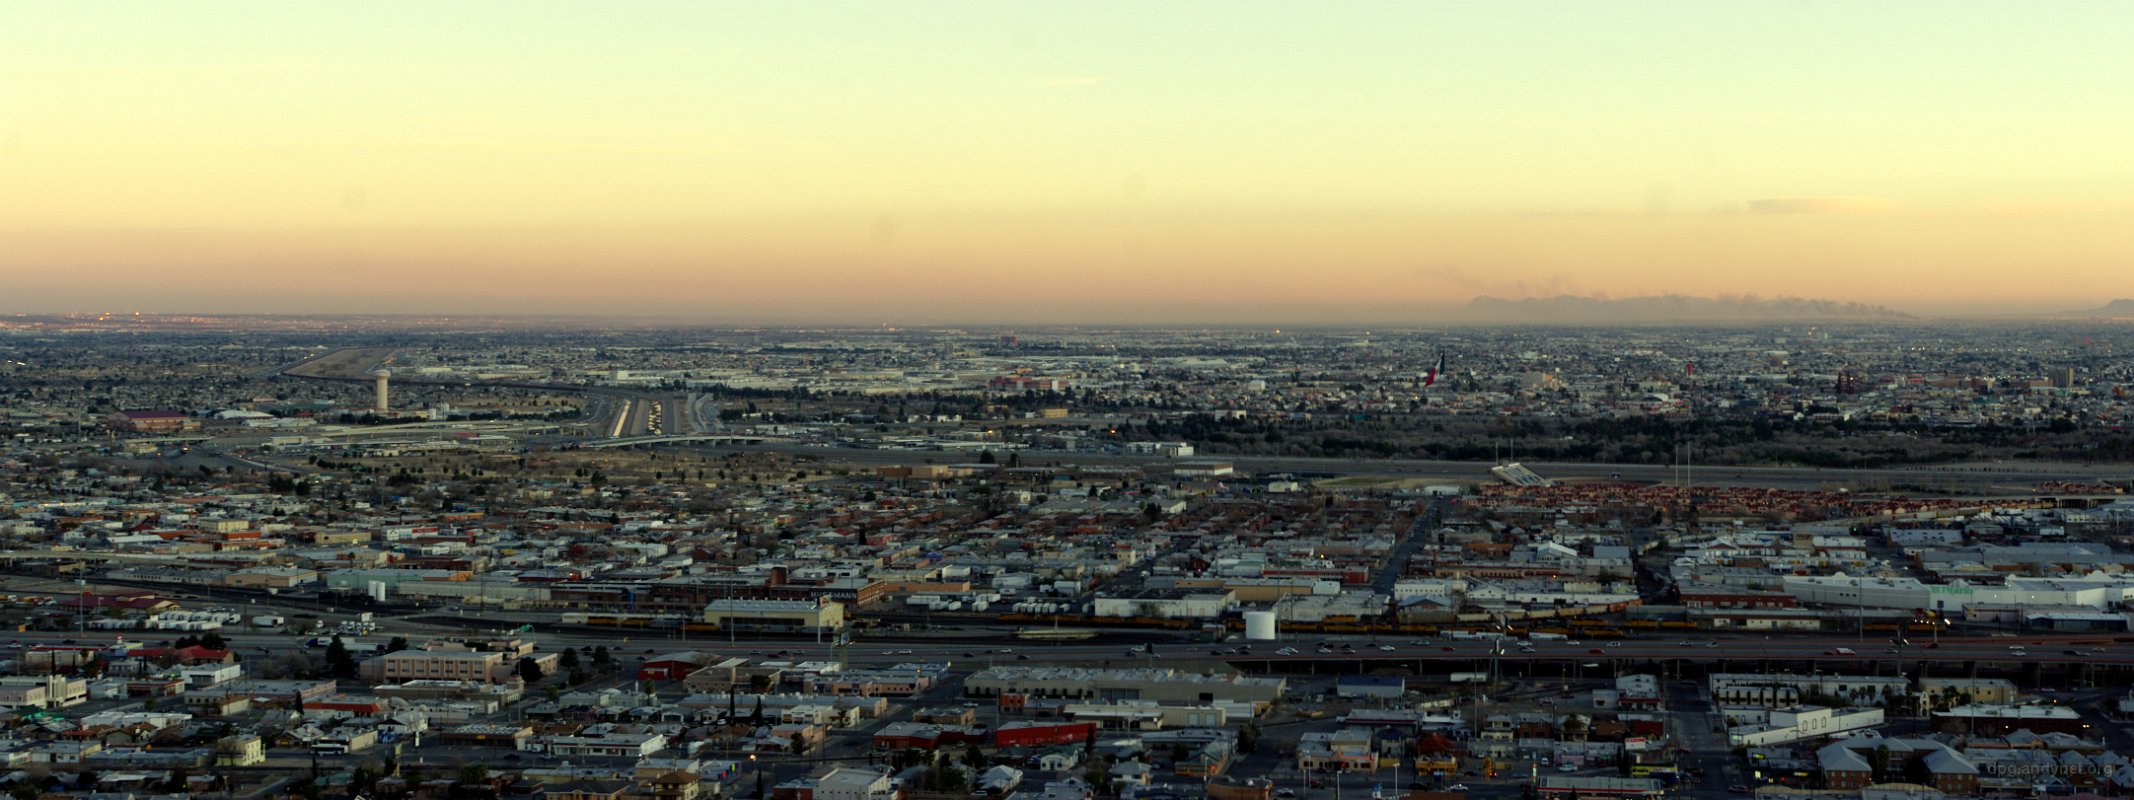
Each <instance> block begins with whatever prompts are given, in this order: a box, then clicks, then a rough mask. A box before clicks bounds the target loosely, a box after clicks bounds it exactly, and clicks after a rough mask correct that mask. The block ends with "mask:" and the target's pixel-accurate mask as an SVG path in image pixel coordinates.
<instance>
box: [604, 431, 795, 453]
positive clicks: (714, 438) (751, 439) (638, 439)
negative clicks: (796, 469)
mask: <svg viewBox="0 0 2134 800" xmlns="http://www.w3.org/2000/svg"><path fill="white" fill-rule="evenodd" d="M690 443H705V444H727V445H732V444H791V443H792V440H791V439H782V438H779V437H775V436H744V435H740V434H733V433H683V434H667V435H661V436H622V437H618V438H614V439H604V440H601V441H596V442H588V443H585V444H582V445H579V447H582V448H584V449H587V450H593V449H608V448H614V447H644V446H650V445H661V444H690Z"/></svg>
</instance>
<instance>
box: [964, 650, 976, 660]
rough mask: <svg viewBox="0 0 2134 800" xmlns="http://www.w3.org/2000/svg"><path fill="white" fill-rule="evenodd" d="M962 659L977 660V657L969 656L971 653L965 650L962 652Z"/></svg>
mask: <svg viewBox="0 0 2134 800" xmlns="http://www.w3.org/2000/svg"><path fill="white" fill-rule="evenodd" d="M963 657H964V658H977V656H974V655H971V652H970V651H968V650H965V651H964V652H963Z"/></svg>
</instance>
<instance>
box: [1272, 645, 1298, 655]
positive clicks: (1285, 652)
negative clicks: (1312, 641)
mask: <svg viewBox="0 0 2134 800" xmlns="http://www.w3.org/2000/svg"><path fill="white" fill-rule="evenodd" d="M1274 654H1275V655H1278V656H1293V655H1296V654H1297V648H1294V647H1284V648H1282V649H1280V650H1276V651H1274Z"/></svg>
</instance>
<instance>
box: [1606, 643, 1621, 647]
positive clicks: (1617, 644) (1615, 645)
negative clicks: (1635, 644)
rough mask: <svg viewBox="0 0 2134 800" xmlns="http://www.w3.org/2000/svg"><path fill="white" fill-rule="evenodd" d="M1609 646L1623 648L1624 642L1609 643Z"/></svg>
mask: <svg viewBox="0 0 2134 800" xmlns="http://www.w3.org/2000/svg"><path fill="white" fill-rule="evenodd" d="M1608 646H1609V647H1622V646H1623V643H1622V642H1609V643H1608Z"/></svg>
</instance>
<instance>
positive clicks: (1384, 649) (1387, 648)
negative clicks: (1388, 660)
mask: <svg viewBox="0 0 2134 800" xmlns="http://www.w3.org/2000/svg"><path fill="white" fill-rule="evenodd" d="M1399 649H1400V648H1398V647H1394V646H1393V645H1390V644H1382V645H1379V646H1378V652H1381V653H1391V652H1393V651H1395V650H1399Z"/></svg>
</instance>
